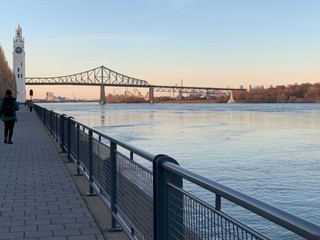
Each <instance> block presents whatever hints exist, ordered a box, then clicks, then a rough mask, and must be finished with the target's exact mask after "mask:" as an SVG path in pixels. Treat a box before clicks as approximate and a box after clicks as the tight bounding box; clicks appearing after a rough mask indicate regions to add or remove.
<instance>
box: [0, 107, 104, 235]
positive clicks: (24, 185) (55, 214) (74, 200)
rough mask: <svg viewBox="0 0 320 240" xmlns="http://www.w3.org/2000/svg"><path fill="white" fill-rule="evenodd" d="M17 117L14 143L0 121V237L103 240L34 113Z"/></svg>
mask: <svg viewBox="0 0 320 240" xmlns="http://www.w3.org/2000/svg"><path fill="white" fill-rule="evenodd" d="M17 117H18V122H16V125H15V128H14V134H13V139H12V141H13V144H5V143H3V139H4V137H3V128H4V124H3V122H2V121H1V122H0V141H1V142H0V239H14V240H17V239H29V240H31V239H32V240H49V239H55V240H73V239H74V240H81V239H85V240H91V239H94V240H99V239H105V238H104V236H103V234H102V233H101V231H100V230H99V228H98V226H97V224H96V222H95V220H94V218H93V216H92V214H91V213H90V211H89V210H88V207H87V205H86V203H85V201H84V200H83V198H82V197H81V194H80V193H79V191H78V189H77V186H76V185H75V183H74V181H73V180H72V177H71V176H70V174H69V172H68V170H67V169H66V167H65V165H64V162H63V160H62V158H61V156H60V155H59V152H58V151H57V148H56V147H55V146H54V143H53V141H52V139H51V137H50V136H49V134H48V132H47V130H46V129H45V127H44V125H43V123H42V122H41V121H40V120H39V119H38V117H37V115H36V113H35V112H29V111H27V110H26V109H25V107H24V106H21V109H20V111H18V112H17Z"/></svg>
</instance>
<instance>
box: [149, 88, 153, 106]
mask: <svg viewBox="0 0 320 240" xmlns="http://www.w3.org/2000/svg"><path fill="white" fill-rule="evenodd" d="M149 103H150V104H153V103H154V89H153V87H149Z"/></svg>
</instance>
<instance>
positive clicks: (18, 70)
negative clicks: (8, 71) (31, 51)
mask: <svg viewBox="0 0 320 240" xmlns="http://www.w3.org/2000/svg"><path fill="white" fill-rule="evenodd" d="M12 54H13V72H14V75H15V77H16V83H17V101H18V102H20V103H24V102H25V101H26V77H25V52H24V38H23V37H22V29H21V27H20V25H19V24H18V26H17V27H16V35H15V37H14V38H13V52H12Z"/></svg>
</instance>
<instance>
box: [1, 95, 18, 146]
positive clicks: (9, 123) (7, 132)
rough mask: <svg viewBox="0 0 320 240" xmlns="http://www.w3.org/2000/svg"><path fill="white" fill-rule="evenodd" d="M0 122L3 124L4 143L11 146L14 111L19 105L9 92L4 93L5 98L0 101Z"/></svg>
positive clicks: (14, 119) (15, 119)
mask: <svg viewBox="0 0 320 240" xmlns="http://www.w3.org/2000/svg"><path fill="white" fill-rule="evenodd" d="M0 110H1V120H2V121H3V122H4V143H8V144H12V143H13V142H12V135H13V128H14V124H15V122H16V121H17V116H16V111H18V110H19V104H18V103H17V101H16V99H15V98H14V97H12V93H11V91H10V90H7V91H6V96H5V97H4V98H3V99H2V100H0Z"/></svg>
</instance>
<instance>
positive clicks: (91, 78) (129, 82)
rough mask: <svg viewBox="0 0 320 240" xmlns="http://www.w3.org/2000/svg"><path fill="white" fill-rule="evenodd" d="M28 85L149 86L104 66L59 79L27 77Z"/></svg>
mask: <svg viewBox="0 0 320 240" xmlns="http://www.w3.org/2000/svg"><path fill="white" fill-rule="evenodd" d="M26 85H87V86H88V85H91V86H126V87H128V86H133V87H137V86H146V87H147V86H149V83H148V82H147V81H145V80H140V79H137V78H132V77H129V76H126V75H123V74H121V73H118V72H115V71H113V70H111V69H109V68H106V67H104V66H103V65H102V66H100V67H97V68H94V69H91V70H88V71H84V72H81V73H76V74H72V75H66V76H59V77H27V78H26Z"/></svg>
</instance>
